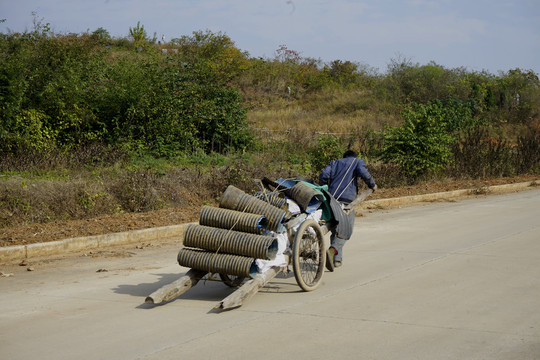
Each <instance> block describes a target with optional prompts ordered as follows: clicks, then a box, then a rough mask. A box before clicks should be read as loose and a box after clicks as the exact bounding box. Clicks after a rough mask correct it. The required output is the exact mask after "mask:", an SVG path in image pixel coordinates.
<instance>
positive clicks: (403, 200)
mask: <svg viewBox="0 0 540 360" xmlns="http://www.w3.org/2000/svg"><path fill="white" fill-rule="evenodd" d="M538 181H539V180H533V181H527V182H522V183H516V184H507V185H497V186H486V187H482V188H477V189H464V190H455V191H448V192H440V193H433V194H424V195H414V196H404V197H399V198H390V199H377V200H367V201H364V202H362V203H361V204H360V205H359V206H358V207H357V209H358V210H362V209H373V208H386V207H392V206H406V205H410V204H414V203H419V202H429V201H437V200H451V199H452V198H457V197H463V196H475V195H487V194H503V193H508V192H514V191H520V190H525V189H527V188H531V187H534V186H538V185H539V183H538ZM189 224H193V223H187V224H179V225H171V226H163V227H157V228H150V229H143V230H133V231H126V232H120V233H112V234H104V235H95V236H85V237H77V238H69V239H64V240H59V241H51V242H46V243H36V244H30V245H19V246H7V247H1V248H0V263H7V262H10V261H14V260H18V261H20V260H22V259H29V258H35V257H41V256H50V255H59V254H64V253H68V252H76V251H82V250H89V249H96V248H105V247H107V246H111V245H123V244H131V243H140V242H146V241H152V240H159V239H165V238H172V237H175V238H177V240H178V241H179V242H180V243H182V242H183V239H184V232H185V230H186V228H187V226H188V225H189Z"/></svg>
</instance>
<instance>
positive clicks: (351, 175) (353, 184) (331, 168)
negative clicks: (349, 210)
mask: <svg viewBox="0 0 540 360" xmlns="http://www.w3.org/2000/svg"><path fill="white" fill-rule="evenodd" d="M358 178H361V179H362V180H363V181H364V182H365V183H366V185H367V186H368V187H369V188H370V189H373V188H374V187H375V181H374V180H373V178H372V177H371V175H370V174H369V172H368V170H367V169H366V163H365V161H364V160H361V159H359V158H357V157H354V156H350V157H346V158H342V159H339V160H334V161H332V162H330V164H328V165H327V166H326V167H325V168H324V169H322V171H321V175H320V176H319V185H328V192H329V193H330V194H332V196H334V197H335V198H336V199H337V200H338V201H341V202H344V203H350V202H352V201H353V200H354V199H355V198H356V195H357V194H358Z"/></svg>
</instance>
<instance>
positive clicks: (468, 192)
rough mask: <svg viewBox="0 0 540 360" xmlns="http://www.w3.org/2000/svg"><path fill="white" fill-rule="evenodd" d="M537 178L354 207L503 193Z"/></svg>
mask: <svg viewBox="0 0 540 360" xmlns="http://www.w3.org/2000/svg"><path fill="white" fill-rule="evenodd" d="M539 185H540V184H539V180H533V181H527V182H521V183H515V184H505V185H495V186H483V187H479V188H475V189H463V190H453V191H446V192H438V193H431V194H423V195H412V196H403V197H399V198H389V199H376V200H366V201H364V202H362V203H361V204H360V205H358V206H357V207H356V209H357V210H362V209H364V210H365V209H373V208H385V207H394V206H402V205H409V204H414V203H419V202H430V201H437V200H451V199H453V198H457V197H464V196H478V195H490V194H505V193H510V192H514V191H520V190H525V189H527V188H532V187H535V186H539Z"/></svg>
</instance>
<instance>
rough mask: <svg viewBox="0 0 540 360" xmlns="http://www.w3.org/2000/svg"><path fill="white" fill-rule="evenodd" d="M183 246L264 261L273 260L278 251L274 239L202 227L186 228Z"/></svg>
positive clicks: (192, 226) (191, 226) (190, 226)
mask: <svg viewBox="0 0 540 360" xmlns="http://www.w3.org/2000/svg"><path fill="white" fill-rule="evenodd" d="M184 246H187V247H194V248H200V249H206V250H211V251H215V252H219V253H227V254H234V255H242V256H249V257H253V258H257V259H264V260H273V259H275V258H276V254H277V251H278V242H277V239H276V238H274V237H271V236H262V235H256V234H248V233H244V232H239V231H232V230H226V229H219V228H213V227H208V226H202V225H189V226H188V227H187V229H186V232H185V234H184Z"/></svg>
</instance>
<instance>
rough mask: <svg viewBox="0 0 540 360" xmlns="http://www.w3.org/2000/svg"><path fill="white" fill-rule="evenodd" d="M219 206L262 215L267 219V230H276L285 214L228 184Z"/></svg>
mask: <svg viewBox="0 0 540 360" xmlns="http://www.w3.org/2000/svg"><path fill="white" fill-rule="evenodd" d="M219 206H220V207H221V208H225V209H231V210H237V211H240V212H247V213H251V214H260V215H264V216H265V217H266V218H267V219H268V230H271V231H277V230H278V228H279V227H280V225H281V222H282V220H283V217H284V216H285V211H284V210H282V209H279V208H277V207H275V206H273V205H270V204H268V203H266V202H264V201H262V200H259V199H257V198H256V197H254V196H252V195H248V194H246V193H245V192H243V191H242V190H240V189H238V188H236V187H234V186H233V185H229V187H228V188H227V190H225V192H224V193H223V195H222V196H221V201H220V203H219Z"/></svg>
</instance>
